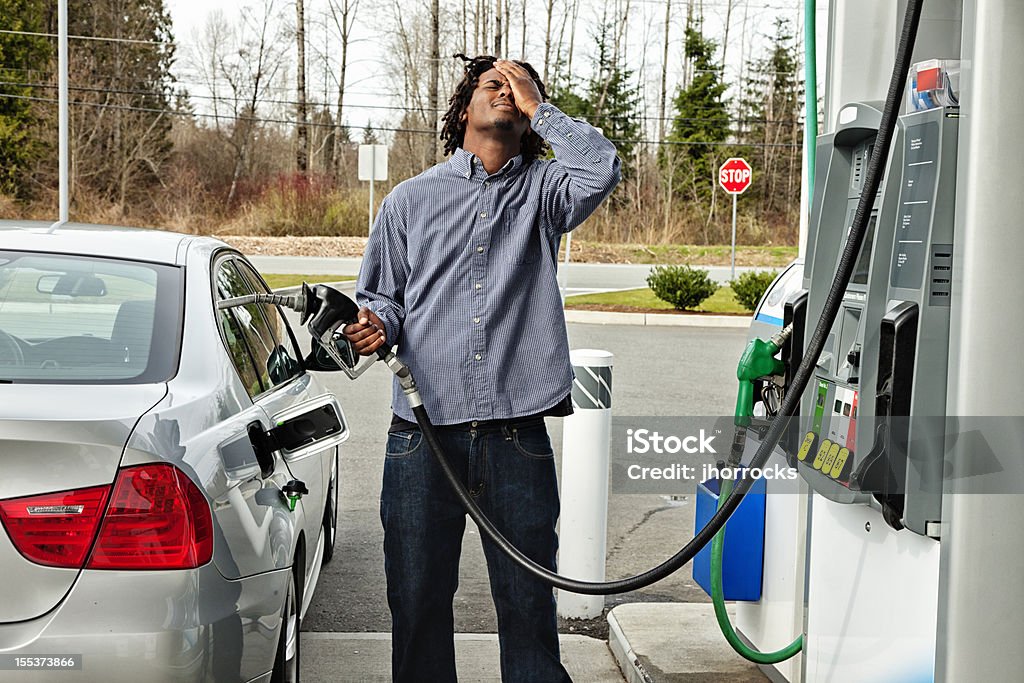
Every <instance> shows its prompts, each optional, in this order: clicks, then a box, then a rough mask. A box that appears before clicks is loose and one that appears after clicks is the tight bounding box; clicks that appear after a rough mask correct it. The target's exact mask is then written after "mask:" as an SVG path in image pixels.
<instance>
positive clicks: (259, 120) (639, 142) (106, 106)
mask: <svg viewBox="0 0 1024 683" xmlns="http://www.w3.org/2000/svg"><path fill="white" fill-rule="evenodd" d="M0 97H6V98H8V99H16V100H30V101H33V102H47V103H50V104H57V103H58V102H59V100H56V99H52V98H46V97H32V96H29V95H10V94H5V93H0ZM71 104H74V105H78V106H88V107H97V108H100V109H114V110H118V111H135V112H144V113H151V114H165V115H169V116H182V117H188V118H192V117H200V118H213V119H224V118H228V117H225V116H219V115H217V114H198V113H193V112H188V111H177V110H173V109H156V108H153V107H130V106H126V105H119V104H104V103H102V102H84V101H81V100H76V101H73V102H71ZM231 120H233V121H236V122H237V121H250V122H255V123H280V124H285V125H289V126H294V125H296V124H297V122H296V121H293V120H291V119H269V118H259V117H254V116H236V117H231ZM306 125H307V126H310V127H313V128H330V129H332V130H333V129H334V127H335V126H334V124H327V123H315V122H307V124H306ZM345 127H347V126H345ZM363 129H364V130H365V129H369V130H374V131H382V132H388V133H414V134H421V135H436V134H437V131H432V130H422V129H416V128H387V127H384V126H372V125H366V126H363ZM610 140H611V142H619V143H627V144H634V145H668V146H680V147H743V148H761V147H789V148H802V147H803V145H801V144H798V143H797V144H790V143H758V142H701V141H679V140H623V139H618V138H611V139H610Z"/></svg>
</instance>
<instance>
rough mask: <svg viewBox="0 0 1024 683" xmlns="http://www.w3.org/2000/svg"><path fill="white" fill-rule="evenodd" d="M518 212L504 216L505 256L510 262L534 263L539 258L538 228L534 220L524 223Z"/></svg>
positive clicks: (523, 218)
mask: <svg viewBox="0 0 1024 683" xmlns="http://www.w3.org/2000/svg"><path fill="white" fill-rule="evenodd" d="M525 220H526V218H525V217H524V216H520V215H519V214H518V213H510V214H509V215H507V216H505V222H504V229H505V257H506V259H507V260H508V261H509V262H510V263H536V262H537V261H539V260H540V230H539V229H538V228H537V225H536V223H535V222H532V221H531V222H530V223H529V224H526V223H525V222H524V221H525Z"/></svg>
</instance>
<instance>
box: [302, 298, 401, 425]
mask: <svg viewBox="0 0 1024 683" xmlns="http://www.w3.org/2000/svg"><path fill="white" fill-rule="evenodd" d="M307 292H308V295H309V301H311V302H313V301H315V302H316V303H315V304H309V305H308V306H307V309H308V310H311V311H315V313H314V314H313V317H312V319H311V320H310V321H309V323H308V324H307V325H306V328H307V329H308V330H309V333H310V334H311V335H313V339H314V340H315V341H316V342H317V343H319V344H320V345H321V346H322V347H323V348H324V350H325V351H327V353H328V354H329V355H330V356H331V357H332V358H333V359H334V360H335V362H337V364H338V366H339V367H340V368H341V369H342V370H343V371H344V372H345V374H346V375H348V376H349V377H350V378H351V379H356V378H357V377H359V376H360V375H361V374H362V373H363V372H364V371H365V370H366V369H367V368H368V367H369V366H370V365H372V363H364V364H363V365H362V366H360V367H358V368H355V367H352V366H351V365H350V363H349V362H346V359H345V358H344V357H342V354H341V352H340V351H339V350H338V347H337V344H336V341H335V340H336V338H337V330H338V328H339V327H341V326H343V325H348V324H350V323H354V322H358V321H359V305H358V304H356V302H355V301H353V300H352V299H351V298H349V297H348V296H347V295H345V294H343V293H341V292H339V291H338V290H336V289H334V288H333V287H328V286H327V285H314V286H313V287H312V288H309V287H308V286H307V285H305V284H304V285H303V294H306V293H307ZM303 320H305V317H304V318H303ZM350 349H351V346H350ZM376 354H377V357H378V358H380V359H381V360H382V361H384V363H385V364H387V366H388V369H390V370H391V372H393V373H394V374H395V375H396V376H397V377H398V379H399V383H400V384H401V386H402V390H403V391H404V392H405V393H406V395H408V396H409V397H410V402H411V403H412V404H414V405H420V404H421V401H420V399H419V394H418V391H417V389H416V380H415V379H413V376H412V373H410V372H409V368H408V366H406V365H405V364H404V363H402V361H400V360H399V359H398V357H397V356H396V355H395V354H394V352H393V351H392V349H391V346H390V345H389V344H383V345H381V347H380V348H378V349H377V352H376Z"/></svg>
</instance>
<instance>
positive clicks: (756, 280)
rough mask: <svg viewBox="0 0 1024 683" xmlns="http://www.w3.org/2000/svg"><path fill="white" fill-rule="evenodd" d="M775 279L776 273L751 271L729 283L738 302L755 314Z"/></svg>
mask: <svg viewBox="0 0 1024 683" xmlns="http://www.w3.org/2000/svg"><path fill="white" fill-rule="evenodd" d="M774 279H775V273H773V272H771V271H756V272H755V271H749V272H746V273H743V274H742V275H740V276H739V277H738V278H736V279H735V280H733V281H732V282H730V283H729V286H730V287H732V291H733V293H735V294H736V301H738V302H739V304H740V305H741V306H743V308H745V309H747V310H748V311H751V312H753V310H754V309H755V308H757V302H758V301H760V300H761V297H762V296H764V293H765V290H766V289H768V287H769V285H771V284H772V281H773V280H774Z"/></svg>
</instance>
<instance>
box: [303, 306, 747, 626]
mask: <svg viewBox="0 0 1024 683" xmlns="http://www.w3.org/2000/svg"><path fill="white" fill-rule="evenodd" d="M569 334H570V341H571V346H572V347H573V348H585V347H590V348H602V349H607V350H610V351H612V352H613V353H615V356H616V358H615V369H614V379H613V384H614V387H613V389H614V399H613V400H614V406H613V410H614V412H615V414H616V415H659V416H666V415H718V414H720V415H729V414H731V411H732V409H733V403H734V396H735V394H734V391H735V389H734V388H733V385H734V383H735V379H734V374H733V372H734V371H733V370H732V368H733V367H735V362H736V359H737V358H738V357H739V354H740V352H741V351H742V348H743V344H744V341H745V338H746V335H745V331H743V330H739V329H727V330H716V329H693V328H652V327H630V326H615V325H570V326H569ZM323 377H324V378H325V379H327V381H328V383H329V384H330V386H331V387H332V389H333V390H334V391H335V392H336V393H337V395H338V397H339V399H340V400H341V403H342V405H343V406H344V409H345V411H346V417H347V418H348V420H349V422H350V424H351V425H352V438H351V439H350V440H349V442H348V443H347V444H345V446H344V447H343V455H342V462H341V467H342V488H341V501H342V502H341V519H340V528H339V533H340V539H339V542H340V544H341V548H340V551H339V553H338V559H337V561H336V562H334V563H332V564H331V565H329V566H328V567H327V568H325V570H324V573H323V574H322V575H321V579H320V585H319V586H318V588H317V593H316V596H315V597H314V600H313V603H312V605H311V606H310V609H309V613H308V614H307V618H306V621H305V623H304V628H305V629H306V630H309V631H334V632H358V631H375V632H387V631H389V630H390V615H389V612H388V610H387V604H386V599H385V594H384V583H383V556H382V553H381V543H382V532H381V527H380V520H379V492H380V478H381V472H382V468H383V447H384V435H385V431H386V428H387V424H388V422H389V420H390V413H389V407H388V405H389V399H390V393H389V390H388V386H389V382H390V375H389V373H388V372H387V370H386V369H385V368H384V367H383V366H378V367H374V368H371V369H370V370H369V371H368V372H367V373H366V374H365V375H364V376H363V377H362V378H360V379H359V380H358V382H356V383H353V382H351V381H350V380H348V379H347V378H346V377H344V376H342V375H340V374H334V375H323ZM560 422H561V421H560V420H555V419H552V420H549V425H550V426H549V428H550V430H551V432H552V441H553V443H554V444H555V447H556V451H560V448H561V424H560ZM608 526H609V528H608V576H609V578H621V577H624V576H628V575H631V574H635V573H638V572H640V571H643V570H646V569H648V568H650V567H651V566H653V565H655V564H658V563H659V562H661V561H662V560H664V559H665V558H666V557H668V556H669V555H670V554H672V553H673V552H675V550H677V549H678V548H679V547H681V546H682V545H683V544H684V543H685V542H686V541H687V540H688V539H689V538H691V536H692V534H693V506H692V497H691V496H683V497H680V498H679V499H677V500H669V499H667V498H665V497H662V496H657V495H612V496H611V497H610V499H609V515H608ZM459 586H460V587H459V592H458V594H457V595H456V599H455V620H456V628H457V630H458V631H459V632H462V633H493V632H495V631H496V628H497V625H496V621H495V617H494V610H493V607H492V606H491V600H490V594H489V588H488V585H487V574H486V568H485V563H484V560H483V552H482V551H481V549H480V542H479V535H478V533H477V531H476V529H475V528H474V527H473V525H472V524H470V525H469V526H468V527H467V530H466V537H465V543H464V553H463V562H462V572H461V577H460V584H459ZM693 600H706V597H705V596H704V593H703V592H702V591H701V590H700V589H699V588H698V587H697V586H696V584H694V582H693V581H692V579H691V578H690V575H689V570H688V568H687V569H684V570H683V571H680V572H678V573H677V574H675V575H674V576H672V577H670V578H669V579H667V580H665V581H663V582H661V583H658V584H655V585H654V586H651V587H650V588H648V589H645V590H643V591H639V592H637V593H632V594H627V595H623V596H616V597H611V598H608V599H607V601H606V605H607V607H609V608H610V607H612V606H614V605H617V604H621V603H622V602H635V601H649V602H666V601H693ZM570 628H574V629H576V630H575V631H569V629H570ZM606 629H607V626H606V625H605V623H604V621H603V620H598V621H596V622H584V623H581V624H565V625H564V628H563V632H567V633H568V632H574V633H582V634H585V635H596V636H599V637H602V638H603V637H604V635H605V633H606Z"/></svg>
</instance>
